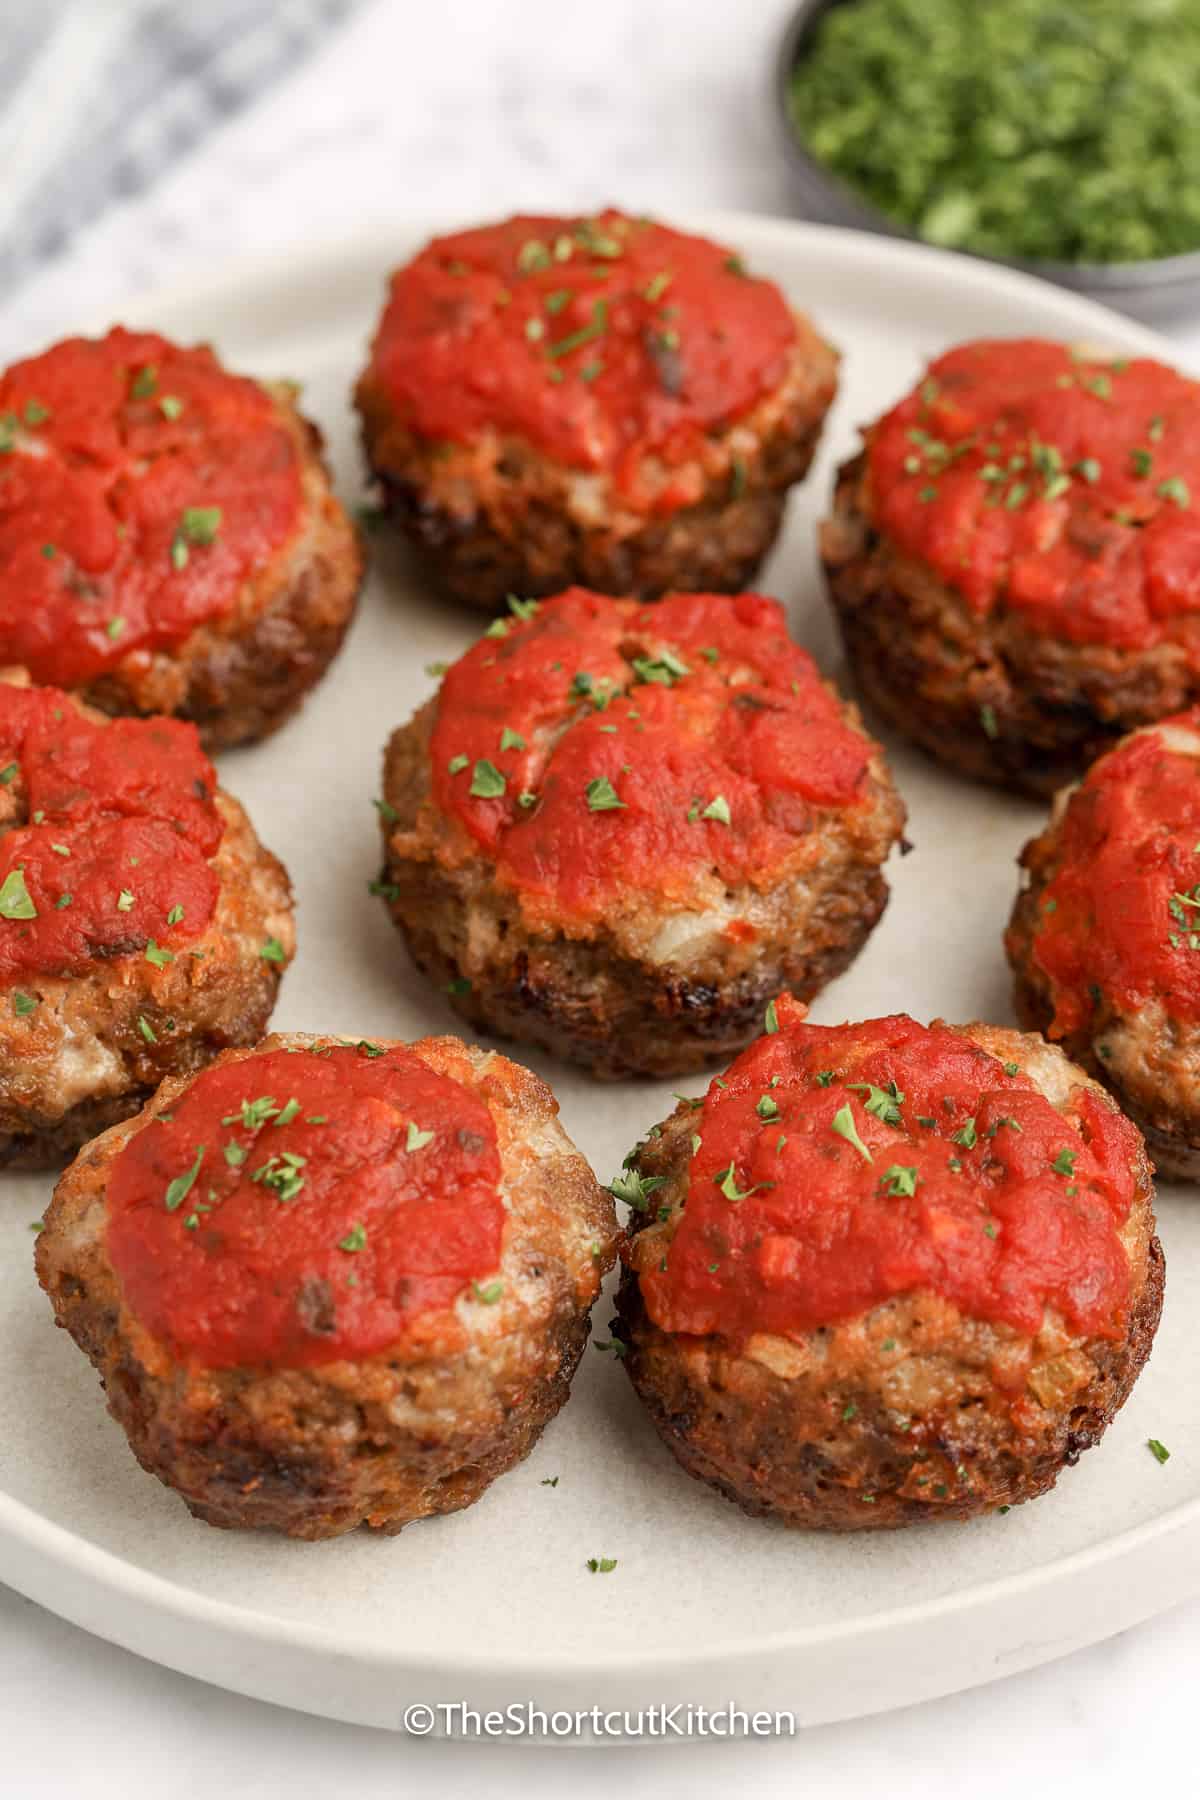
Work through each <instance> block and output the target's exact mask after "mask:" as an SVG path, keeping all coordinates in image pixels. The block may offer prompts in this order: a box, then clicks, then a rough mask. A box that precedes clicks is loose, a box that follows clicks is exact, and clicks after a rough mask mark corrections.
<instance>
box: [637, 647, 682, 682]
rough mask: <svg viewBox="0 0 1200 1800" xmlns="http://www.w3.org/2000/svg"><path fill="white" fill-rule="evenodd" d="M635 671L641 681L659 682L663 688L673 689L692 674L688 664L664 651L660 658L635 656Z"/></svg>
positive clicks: (668, 651)
mask: <svg viewBox="0 0 1200 1800" xmlns="http://www.w3.org/2000/svg"><path fill="white" fill-rule="evenodd" d="M633 671H634V674H635V675H636V676H637V678H638V680H639V681H646V682H657V683H658V684H659V685H660V686H662V687H673V686H674V685H675V683H676V682H677V681H681V680H682V679H683V677H684V676H685V675H690V674H691V670H690V669H689V668H688V666H687V664H686V663H685V662H681V661H680V659H679V657H677V656H675V655H673V654H672V652H671V651H670V650H664V651H663V652H662V654H661V655H660V656H635V657H634V659H633Z"/></svg>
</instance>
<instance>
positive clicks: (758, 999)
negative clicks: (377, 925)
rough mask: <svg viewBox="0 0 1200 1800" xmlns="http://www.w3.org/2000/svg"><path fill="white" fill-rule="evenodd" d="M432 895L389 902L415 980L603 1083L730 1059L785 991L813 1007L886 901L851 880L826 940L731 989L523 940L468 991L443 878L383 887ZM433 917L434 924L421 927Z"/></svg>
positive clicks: (868, 873) (872, 887)
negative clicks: (446, 942) (409, 907)
mask: <svg viewBox="0 0 1200 1800" xmlns="http://www.w3.org/2000/svg"><path fill="white" fill-rule="evenodd" d="M401 873H403V874H404V875H406V876H407V877H408V890H411V889H412V888H413V887H417V888H420V889H424V888H429V889H430V892H428V893H426V894H424V896H423V899H422V904H421V907H420V909H419V911H418V910H414V912H413V915H412V916H411V917H409V916H406V914H405V911H404V910H403V909H404V907H405V897H404V896H405V892H406V891H407V890H404V889H402V891H401V894H400V896H399V897H398V898H396V899H393V900H391V901H390V903H389V911H390V912H391V915H392V919H393V922H394V923H395V925H396V926H397V927H398V929H399V931H400V933H401V935H402V936H403V938H404V941H405V943H406V945H407V947H408V951H409V954H410V956H411V957H412V959H413V962H414V963H415V964H416V966H417V968H418V969H420V971H421V973H422V974H423V975H426V976H428V977H429V979H430V980H431V981H432V982H433V983H434V984H435V985H436V986H438V987H440V988H442V989H443V990H444V991H445V992H446V993H447V996H448V998H449V1002H450V1005H451V1006H452V1007H453V1009H454V1011H455V1012H456V1013H457V1014H458V1015H459V1017H460V1018H462V1019H464V1020H465V1021H466V1022H467V1023H468V1024H469V1025H470V1026H471V1027H472V1028H473V1029H474V1030H478V1031H486V1032H489V1033H491V1034H492V1035H493V1036H495V1037H499V1038H502V1039H504V1040H506V1041H511V1042H519V1043H526V1044H536V1045H538V1046H539V1047H540V1048H541V1049H543V1050H548V1051H550V1052H551V1053H552V1054H553V1055H555V1056H558V1057H561V1058H563V1059H564V1060H565V1061H568V1062H572V1063H577V1064H580V1065H582V1066H583V1067H585V1068H586V1069H588V1070H589V1071H590V1073H591V1074H592V1075H593V1076H595V1078H596V1079H597V1080H600V1081H619V1080H622V1079H625V1078H626V1077H628V1076H631V1075H646V1076H652V1077H655V1076H657V1077H662V1076H674V1075H687V1074H691V1073H693V1072H694V1071H697V1070H702V1069H705V1068H707V1067H709V1066H710V1065H711V1064H714V1063H724V1062H728V1061H729V1059H730V1058H731V1057H732V1056H733V1055H735V1054H736V1052H737V1051H739V1050H741V1049H743V1048H744V1047H745V1045H747V1044H748V1043H750V1042H751V1041H752V1040H753V1039H754V1038H755V1037H757V1036H758V1034H759V1032H760V1031H761V1030H762V1021H763V1015H764V1012H765V1009H766V1007H767V1004H768V1002H769V1001H771V1000H773V999H774V998H775V997H776V995H777V994H779V993H780V992H781V990H783V989H784V988H787V989H788V990H790V992H792V993H793V994H794V995H795V996H796V997H797V999H800V1000H811V999H813V998H814V997H815V995H817V994H818V993H819V992H820V991H821V989H822V988H824V987H825V986H826V985H827V983H829V982H830V981H832V980H834V979H835V978H836V977H837V976H838V975H840V974H842V972H843V971H844V970H845V969H847V968H848V967H849V966H850V964H851V963H852V962H853V961H854V959H855V957H856V956H857V955H858V954H859V952H860V951H861V949H862V947H863V945H864V944H865V943H866V941H867V939H868V938H869V937H870V935H871V932H872V931H873V930H874V929H875V926H876V924H877V923H878V921H879V919H880V917H881V915H882V913H883V911H884V908H885V907H886V905H887V902H888V897H889V894H888V886H887V882H886V881H885V880H884V878H883V876H882V874H881V873H880V871H879V870H878V869H876V868H870V869H862V870H858V871H855V872H854V873H853V876H852V877H851V879H850V881H848V882H847V883H846V885H845V888H844V892H845V894H846V896H847V898H848V899H849V901H850V902H851V904H848V905H847V906H846V907H845V908H844V909H842V910H841V911H840V916H838V917H837V918H836V919H834V920H833V921H831V922H830V928H829V930H828V931H827V934H826V941H825V942H824V943H823V944H822V945H821V946H820V947H819V948H817V949H814V950H812V951H810V952H809V953H808V954H806V955H801V956H795V955H793V954H790V953H789V954H786V955H785V954H783V953H781V952H778V951H776V952H773V953H772V955H771V957H770V958H769V960H764V961H763V962H761V963H757V964H755V965H754V966H752V967H751V968H749V969H747V970H746V971H745V972H744V973H743V974H741V975H739V976H737V977H735V978H734V979H733V980H732V981H728V982H722V983H718V984H716V985H711V986H710V985H707V984H703V983H697V982H690V981H688V980H687V979H686V978H685V977H684V976H683V975H681V974H680V973H679V972H678V971H673V970H672V969H671V967H670V965H664V966H663V967H661V968H657V967H654V966H652V965H649V964H646V963H641V962H634V961H631V960H629V959H628V958H626V957H622V956H620V955H618V954H616V953H615V952H611V951H608V950H607V949H606V948H605V947H604V945H603V944H599V945H595V946H589V945H584V944H577V943H574V942H572V941H569V940H567V939H557V940H553V939H551V940H536V939H535V940H532V941H527V943H526V945H525V946H524V947H522V948H519V949H516V950H515V951H514V952H513V954H512V955H511V957H510V958H509V959H508V960H507V961H505V962H504V963H503V964H498V965H496V966H495V967H494V968H493V969H492V970H490V971H489V975H488V978H487V980H486V981H483V982H481V981H480V980H479V979H478V978H476V979H475V980H473V981H472V982H471V984H470V985H469V986H464V985H463V976H462V973H461V970H460V969H459V966H458V963H457V962H456V961H455V959H454V956H453V955H452V954H451V953H450V952H448V951H447V950H446V949H445V948H444V946H443V943H442V941H441V933H442V932H444V931H445V929H446V921H447V920H451V921H452V920H454V919H455V918H456V916H461V913H462V910H463V907H462V901H461V899H460V898H459V896H458V894H457V893H456V892H455V890H454V888H453V887H452V886H451V885H450V884H449V883H448V882H446V881H444V880H440V879H438V878H437V877H436V876H435V877H434V879H433V881H432V883H430V880H429V876H428V874H427V873H422V872H418V873H417V876H416V880H415V881H414V879H413V874H412V870H411V867H410V868H408V869H406V870H404V871H403V872H402V871H401V870H400V869H398V868H397V867H396V866H394V865H391V866H389V867H388V868H387V869H386V870H385V875H384V880H385V883H387V884H390V885H393V886H398V885H399V883H398V881H397V877H398V876H399V875H401ZM430 918H432V919H434V920H435V921H437V922H438V923H437V924H434V925H430V924H427V923H425V921H426V920H427V919H430Z"/></svg>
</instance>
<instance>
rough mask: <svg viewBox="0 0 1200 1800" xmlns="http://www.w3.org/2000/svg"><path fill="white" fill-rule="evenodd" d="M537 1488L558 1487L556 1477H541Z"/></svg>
mask: <svg viewBox="0 0 1200 1800" xmlns="http://www.w3.org/2000/svg"><path fill="white" fill-rule="evenodd" d="M538 1486H539V1487H557V1486H558V1476H557V1475H543V1476H542V1479H541V1481H540V1482H539V1483H538Z"/></svg>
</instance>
